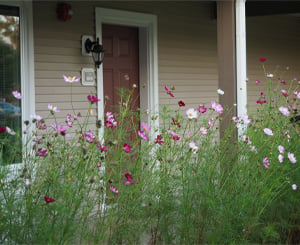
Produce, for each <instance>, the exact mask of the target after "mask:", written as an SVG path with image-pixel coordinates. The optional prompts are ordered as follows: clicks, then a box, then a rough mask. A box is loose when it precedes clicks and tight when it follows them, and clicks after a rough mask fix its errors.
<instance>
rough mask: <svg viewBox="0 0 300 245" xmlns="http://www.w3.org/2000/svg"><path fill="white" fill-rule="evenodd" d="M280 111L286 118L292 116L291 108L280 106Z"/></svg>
mask: <svg viewBox="0 0 300 245" xmlns="http://www.w3.org/2000/svg"><path fill="white" fill-rule="evenodd" d="M279 111H280V112H281V113H282V114H283V115H284V116H286V117H287V116H289V115H290V111H289V108H287V107H285V106H280V107H279Z"/></svg>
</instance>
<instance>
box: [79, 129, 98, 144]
mask: <svg viewBox="0 0 300 245" xmlns="http://www.w3.org/2000/svg"><path fill="white" fill-rule="evenodd" d="M82 138H83V139H85V140H86V141H88V142H89V143H93V142H94V140H95V139H96V135H95V134H94V133H93V132H92V131H91V130H89V131H88V132H87V133H84V134H82Z"/></svg>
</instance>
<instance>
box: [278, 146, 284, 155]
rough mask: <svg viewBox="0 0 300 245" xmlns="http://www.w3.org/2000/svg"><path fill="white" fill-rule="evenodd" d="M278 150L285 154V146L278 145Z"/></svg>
mask: <svg viewBox="0 0 300 245" xmlns="http://www.w3.org/2000/svg"><path fill="white" fill-rule="evenodd" d="M278 151H279V153H281V154H283V153H284V147H283V146H282V145H279V146H278Z"/></svg>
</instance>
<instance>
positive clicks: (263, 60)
mask: <svg viewBox="0 0 300 245" xmlns="http://www.w3.org/2000/svg"><path fill="white" fill-rule="evenodd" d="M266 60H267V59H266V58H263V57H262V58H259V61H260V62H265V61H266Z"/></svg>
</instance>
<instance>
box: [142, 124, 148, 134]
mask: <svg viewBox="0 0 300 245" xmlns="http://www.w3.org/2000/svg"><path fill="white" fill-rule="evenodd" d="M141 129H142V130H143V131H144V132H146V133H149V131H150V127H149V125H148V124H147V123H144V122H142V124H141Z"/></svg>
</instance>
